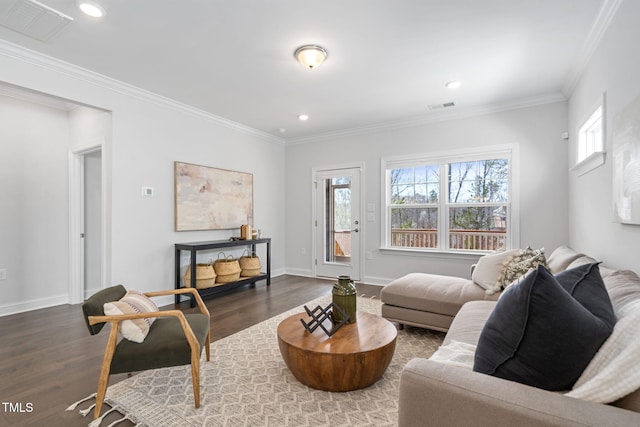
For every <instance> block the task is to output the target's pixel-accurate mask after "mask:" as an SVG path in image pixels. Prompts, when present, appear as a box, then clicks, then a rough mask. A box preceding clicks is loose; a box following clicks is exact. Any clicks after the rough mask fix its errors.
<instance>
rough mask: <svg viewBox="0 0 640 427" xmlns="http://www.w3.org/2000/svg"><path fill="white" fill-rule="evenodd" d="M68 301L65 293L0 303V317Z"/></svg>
mask: <svg viewBox="0 0 640 427" xmlns="http://www.w3.org/2000/svg"><path fill="white" fill-rule="evenodd" d="M68 303H69V295H67V294H65V295H58V296H55V297H49V298H38V299H32V300H29V301H23V302H19V303H16V304H3V305H0V317H2V316H9V315H11V314H18V313H24V312H25V311H32V310H39V309H41V308H49V307H54V306H56V305H62V304H68Z"/></svg>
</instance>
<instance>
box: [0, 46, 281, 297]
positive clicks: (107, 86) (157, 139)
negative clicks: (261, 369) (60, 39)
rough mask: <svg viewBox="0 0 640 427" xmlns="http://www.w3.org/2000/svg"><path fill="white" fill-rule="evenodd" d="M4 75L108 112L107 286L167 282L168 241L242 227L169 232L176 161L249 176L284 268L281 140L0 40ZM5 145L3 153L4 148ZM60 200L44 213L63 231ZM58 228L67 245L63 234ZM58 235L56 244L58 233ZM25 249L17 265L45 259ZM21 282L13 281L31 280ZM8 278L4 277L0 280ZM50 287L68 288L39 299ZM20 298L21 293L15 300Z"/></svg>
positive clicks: (162, 285)
mask: <svg viewBox="0 0 640 427" xmlns="http://www.w3.org/2000/svg"><path fill="white" fill-rule="evenodd" d="M0 81H4V82H8V83H10V84H13V85H16V86H21V87H25V88H29V89H32V90H36V91H40V92H44V93H48V94H52V95H55V96H58V97H61V98H65V99H69V100H72V101H74V102H77V103H81V104H85V105H89V106H95V107H97V108H100V109H103V110H106V111H110V112H111V133H110V135H108V140H107V141H106V150H105V151H106V152H107V155H108V160H107V162H106V163H107V170H106V175H107V180H108V182H107V187H108V191H109V194H110V200H108V203H109V206H107V211H108V212H109V215H110V218H108V219H107V221H109V222H110V224H111V230H110V233H109V234H110V235H109V236H108V237H109V238H110V254H108V256H109V258H110V263H111V265H110V268H109V271H110V282H111V283H123V284H124V285H126V286H128V287H132V288H137V289H139V290H142V291H147V290H154V289H171V288H173V286H174V280H173V254H174V252H173V244H174V243H176V242H190V241H202V240H214V239H222V238H228V237H229V236H231V235H233V234H236V235H237V234H239V230H238V231H226V230H225V231H198V232H180V233H177V232H175V231H174V229H173V227H174V225H173V224H174V218H173V212H174V209H173V207H174V193H173V186H174V177H173V162H174V161H185V162H190V163H196V164H203V165H208V166H213V167H220V168H225V169H231V170H237V171H242V172H249V173H252V174H253V177H254V223H255V226H256V227H257V228H260V229H262V231H263V236H265V237H271V238H272V239H273V245H272V272H273V273H274V274H281V273H282V272H283V271H284V262H285V260H284V215H283V214H282V206H283V205H284V199H285V198H284V183H285V179H284V145H283V143H282V142H281V141H280V140H277V139H275V138H271V137H268V136H266V135H263V134H260V133H258V132H256V131H252V130H250V129H247V128H244V127H242V126H240V125H238V124H234V123H229V122H226V121H224V120H222V119H220V118H217V117H214V116H211V115H207V114H204V113H202V112H200V111H196V110H194V109H190V108H188V107H185V106H181V105H178V104H176V103H173V102H170V101H168V100H165V99H163V98H160V97H157V96H155V95H152V94H148V93H145V92H143V91H140V90H138V89H136V88H131V87H128V86H126V85H122V84H120V83H118V82H114V81H111V80H109V79H106V78H103V77H101V76H95V75H92V74H90V73H87V72H86V71H84V70H79V69H75V68H74V67H71V66H69V65H66V64H61V63H58V62H57V61H55V60H52V59H50V58H45V57H41V56H40V55H37V54H35V53H31V52H28V51H24V50H22V49H20V48H16V47H15V46H13V45H9V44H4V43H3V42H1V41H0ZM2 122H3V125H2V126H0V127H4V123H5V120H4V115H3V120H2ZM65 129H66V130H65V132H66V133H67V134H66V136H64V138H63V139H64V142H65V152H64V160H61V164H62V165H63V166H64V167H63V168H62V169H63V170H61V171H57V173H58V174H59V175H60V182H61V183H64V191H66V189H67V186H68V183H67V179H68V178H67V152H66V149H67V146H68V144H69V140H70V136H69V129H68V127H66V128H65ZM48 133H49V132H47V134H48ZM60 134H62V133H60ZM2 151H3V152H2V158H3V159H4V158H5V156H4V154H5V150H4V147H3V150H2ZM105 151H103V155H105ZM30 155H31V154H30ZM3 181H4V180H3ZM47 185H49V184H48V183H47ZM61 185H62V184H61ZM143 186H151V187H154V189H155V196H154V197H151V198H147V197H143V196H142V195H141V188H142V187H143ZM60 191H62V190H60ZM15 197H17V196H16V195H14V194H13V193H12V198H7V199H6V200H16V199H15ZM64 197H65V198H66V197H67V195H66V192H65V193H64ZM46 198H49V196H47V197H46ZM42 199H45V198H44V196H43V197H42V198H40V199H35V200H38V203H39V204H41V203H42ZM65 203H68V202H67V201H66V199H65ZM57 206H58V207H60V210H58V209H56V210H55V211H53V212H52V211H51V210H49V211H48V212H47V213H46V215H48V216H49V217H55V218H58V217H60V221H64V224H62V225H61V226H60V227H59V228H60V229H61V230H62V229H64V230H67V229H68V227H67V223H68V209H64V210H63V209H62V208H61V206H62V203H60V204H59V205H57ZM1 222H2V223H3V225H4V224H5V223H6V222H5V221H1ZM37 231H38V232H39V233H43V234H45V235H47V236H50V233H52V230H51V229H49V228H46V229H39V230H37ZM47 233H49V234H47ZM60 234H61V235H64V239H66V240H65V244H68V237H67V236H66V234H65V232H61V233H60ZM3 240H4V239H3ZM57 240H60V242H62V237H60V236H59V237H57ZM22 244H23V242H22V241H21V240H20V239H19V236H15V237H14V236H13V235H12V237H11V238H10V239H9V241H8V243H6V245H7V246H8V247H10V248H12V250H15V248H17V247H20V246H21V245H22ZM3 246H4V243H3ZM60 247H61V246H58V247H57V250H60ZM64 252H65V251H64V250H62V251H61V254H60V256H61V257H64V256H67V255H68V254H64ZM21 256H22V259H21V260H19V262H23V263H29V264H30V263H34V262H42V261H46V260H43V259H42V257H34V256H32V254H31V252H28V253H25V252H23V253H22V255H21ZM16 262H18V261H16ZM0 268H1V266H0ZM56 268H58V266H56ZM59 268H60V269H61V270H62V271H60V274H59V276H60V277H65V278H66V276H65V275H66V274H67V273H66V271H67V269H68V262H67V261H66V260H62V261H60V262H59ZM49 273H50V272H49ZM17 280H19V281H18V282H15V283H13V284H14V285H15V286H12V288H14V287H17V288H21V287H27V288H31V287H33V286H34V285H33V284H32V283H28V282H25V281H23V280H22V279H17ZM65 282H66V280H65ZM6 284H7V282H4V284H3V283H2V282H0V286H3V285H6ZM4 287H5V288H7V287H6V286H4ZM43 288H44V285H43ZM53 292H57V293H63V294H64V293H66V289H56V290H47V291H45V292H44V296H45V297H46V296H49V297H51V296H52V295H53ZM27 297H28V296H27ZM23 299H24V297H23V296H17V297H16V298H14V299H13V300H12V302H15V303H19V302H20V301H22V300H23Z"/></svg>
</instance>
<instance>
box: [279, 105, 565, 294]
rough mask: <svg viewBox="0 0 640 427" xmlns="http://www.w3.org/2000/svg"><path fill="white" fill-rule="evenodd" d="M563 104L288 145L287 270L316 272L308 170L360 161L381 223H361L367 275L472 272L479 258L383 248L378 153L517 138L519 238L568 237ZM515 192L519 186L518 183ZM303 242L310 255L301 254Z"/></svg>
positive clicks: (555, 241) (368, 278) (547, 241)
mask: <svg viewBox="0 0 640 427" xmlns="http://www.w3.org/2000/svg"><path fill="white" fill-rule="evenodd" d="M566 124H567V114H566V103H564V102H561V103H554V104H547V105H542V106H535V107H529V108H523V109H518V110H512V111H505V112H498V113H493V114H487V115H481V116H476V117H471V118H465V119H459V120H452V121H445V122H439V123H431V124H426V125H423V126H417V127H410V128H405V129H396V130H388V131H386V132H385V131H380V132H377V133H372V134H367V135H359V136H345V137H335V138H332V139H324V140H318V141H315V142H309V143H305V144H298V145H293V146H291V147H287V153H286V169H287V187H286V190H287V204H286V207H287V208H286V218H287V234H286V237H287V240H286V245H285V247H286V249H287V253H286V257H287V258H286V259H287V262H286V265H287V271H289V272H292V273H298V274H311V273H312V260H311V259H310V257H309V255H308V254H309V253H311V251H310V248H311V243H312V227H311V223H312V213H311V198H312V193H311V170H312V168H313V167H319V166H328V165H339V164H344V163H349V162H351V163H353V162H363V163H364V164H365V177H364V184H363V188H364V192H365V206H366V205H367V204H368V203H374V204H375V207H376V221H375V222H363V226H364V227H363V228H364V233H365V247H364V248H363V250H362V252H363V253H365V252H366V251H372V252H373V260H367V261H366V262H365V272H364V274H363V276H364V281H365V282H367V283H378V284H384V283H387V282H388V281H389V280H391V279H393V278H396V277H399V276H401V275H403V274H406V273H408V272H414V271H421V272H430V273H437V274H455V275H461V276H463V277H468V276H469V267H470V265H471V264H472V263H473V262H475V260H477V256H463V255H457V256H455V255H440V254H412V255H413V256H411V255H409V256H407V254H406V253H403V254H389V253H385V252H381V251H379V248H380V242H381V227H380V219H381V218H382V211H381V209H382V208H383V206H382V201H381V192H380V185H381V178H380V159H381V157H383V156H393V155H410V154H417V153H429V152H441V151H447V150H457V149H464V148H470V147H483V146H491V145H502V144H516V145H518V147H519V155H520V159H519V164H520V189H519V195H520V212H521V218H520V222H521V228H520V229H521V232H520V243H521V245H523V246H526V245H531V246H532V247H545V248H548V249H550V250H551V249H553V248H555V247H556V246H558V245H560V244H567V242H568V216H567V212H568V203H567V199H568V195H567V168H566V156H567V144H566V141H564V140H562V139H561V133H562V132H564V131H565V130H566ZM516 191H517V189H516ZM302 248H305V249H306V252H307V255H302V254H301V249H302Z"/></svg>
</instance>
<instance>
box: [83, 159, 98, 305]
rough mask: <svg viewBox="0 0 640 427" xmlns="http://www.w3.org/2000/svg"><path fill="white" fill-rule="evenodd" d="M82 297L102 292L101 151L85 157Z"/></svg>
mask: <svg viewBox="0 0 640 427" xmlns="http://www.w3.org/2000/svg"><path fill="white" fill-rule="evenodd" d="M83 222H84V229H83V232H82V234H83V235H84V297H85V298H88V297H89V296H91V295H93V294H94V293H96V292H97V291H99V290H100V289H102V151H101V150H96V151H92V152H90V153H87V154H85V155H84V221H83Z"/></svg>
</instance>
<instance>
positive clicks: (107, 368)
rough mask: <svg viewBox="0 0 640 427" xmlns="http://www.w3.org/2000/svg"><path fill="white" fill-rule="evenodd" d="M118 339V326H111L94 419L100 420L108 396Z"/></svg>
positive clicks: (101, 370) (99, 381)
mask: <svg viewBox="0 0 640 427" xmlns="http://www.w3.org/2000/svg"><path fill="white" fill-rule="evenodd" d="M117 339H118V328H117V326H116V325H112V326H111V333H110V334H109V341H108V342H107V348H106V349H105V351H104V358H103V359H102V368H101V369H100V378H99V379H98V393H97V395H96V408H95V409H94V411H93V419H94V420H97V419H98V418H100V412H101V411H102V405H103V403H104V398H105V395H106V394H107V387H108V386H109V372H111V359H113V354H114V353H115V349H116V342H117Z"/></svg>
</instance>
